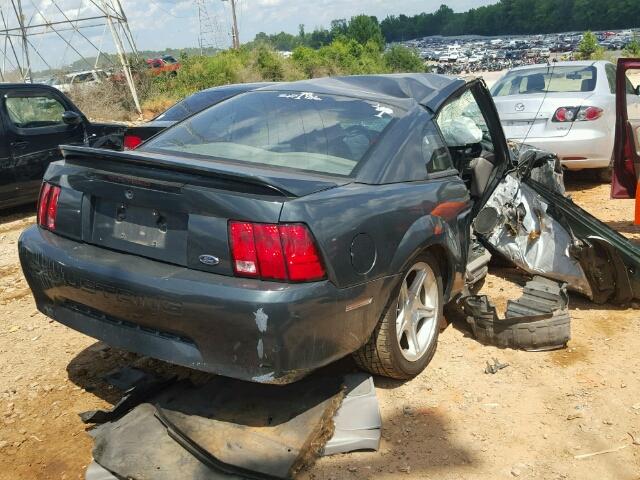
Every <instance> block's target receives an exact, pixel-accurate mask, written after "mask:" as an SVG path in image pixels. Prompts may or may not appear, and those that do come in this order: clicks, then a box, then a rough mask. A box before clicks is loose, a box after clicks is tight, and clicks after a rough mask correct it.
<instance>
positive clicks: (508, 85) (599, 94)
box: [491, 61, 640, 181]
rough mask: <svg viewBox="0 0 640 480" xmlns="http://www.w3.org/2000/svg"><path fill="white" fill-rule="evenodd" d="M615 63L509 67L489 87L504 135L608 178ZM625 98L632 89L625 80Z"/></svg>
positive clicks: (633, 95) (634, 100)
mask: <svg viewBox="0 0 640 480" xmlns="http://www.w3.org/2000/svg"><path fill="white" fill-rule="evenodd" d="M615 89H616V67H615V65H613V64H612V63H610V62H606V61H574V62H557V63H551V64H548V65H547V64H543V65H528V66H524V67H518V68H514V69H511V70H509V71H508V72H507V73H506V74H505V75H504V76H503V77H502V78H501V79H500V80H498V81H497V82H496V84H495V85H494V86H493V88H492V89H491V93H492V95H493V99H494V102H495V104H496V107H497V109H498V114H499V115H500V119H501V121H502V125H503V127H504V131H505V135H506V137H507V138H508V139H510V140H514V141H518V142H524V143H528V144H531V145H534V146H536V147H538V148H540V149H543V150H547V151H550V152H553V153H556V154H557V155H558V157H559V158H560V160H561V161H562V164H563V165H564V167H565V168H567V169H570V170H582V169H585V168H594V169H599V170H598V174H599V175H600V177H601V178H602V180H604V181H608V178H610V165H611V159H612V154H613V141H614V133H615V115H616V104H615ZM627 93H628V95H629V103H630V104H631V103H635V104H638V103H640V102H639V97H638V95H637V91H636V90H635V89H634V87H633V86H632V85H631V83H630V82H628V81H627Z"/></svg>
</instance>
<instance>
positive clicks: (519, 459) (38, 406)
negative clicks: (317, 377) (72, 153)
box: [0, 175, 640, 480]
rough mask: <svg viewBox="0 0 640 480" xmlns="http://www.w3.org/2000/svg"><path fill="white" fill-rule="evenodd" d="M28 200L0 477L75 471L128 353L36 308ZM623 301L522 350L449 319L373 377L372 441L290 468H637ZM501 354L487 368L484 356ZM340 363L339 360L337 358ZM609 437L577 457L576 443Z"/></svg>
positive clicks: (8, 306)
mask: <svg viewBox="0 0 640 480" xmlns="http://www.w3.org/2000/svg"><path fill="white" fill-rule="evenodd" d="M583 177H584V176H576V175H573V176H571V177H569V178H568V179H567V180H568V181H567V183H568V187H569V190H570V192H571V194H572V196H573V198H574V199H575V200H576V201H577V202H578V203H579V204H580V205H581V206H583V207H584V208H586V209H588V210H589V211H590V212H591V213H593V214H594V215H596V216H597V217H598V218H600V219H601V220H603V221H605V222H607V223H608V224H609V225H610V226H611V227H613V228H615V229H617V230H618V231H620V232H621V233H623V234H625V235H627V236H629V237H631V238H632V239H634V241H636V242H637V243H640V228H638V227H634V226H633V225H632V224H631V218H632V209H633V203H632V202H631V201H611V200H609V195H608V190H609V189H608V187H607V186H605V185H598V184H595V183H590V182H588V181H586V180H585V179H584V178H583ZM33 221H34V212H33V210H32V209H21V210H17V211H15V210H14V211H12V212H10V213H9V214H7V213H4V214H2V215H1V216H0V318H1V320H2V321H1V323H0V479H7V480H9V479H11V480H15V479H25V480H32V479H56V480H58V479H80V478H84V470H85V467H86V465H87V464H88V463H89V462H90V460H91V447H92V441H91V439H90V437H89V435H88V434H87V433H86V432H85V430H86V428H85V426H84V425H83V424H82V423H81V421H80V419H79V417H78V415H77V414H78V413H79V412H82V411H85V410H89V409H94V408H103V407H108V406H109V405H110V404H112V403H113V402H114V401H116V400H117V399H118V398H119V396H120V392H118V391H117V390H115V389H112V388H109V386H108V385H107V384H105V383H104V382H103V381H102V380H101V379H100V376H101V375H102V374H104V373H106V372H108V371H110V370H112V369H113V368H114V367H116V366H118V365H125V364H129V363H131V362H133V363H134V364H137V365H140V366H142V367H144V368H154V369H158V370H161V371H163V370H167V369H171V368H172V367H169V366H167V365H165V364H161V363H159V362H153V361H148V360H146V359H138V358H137V357H135V356H133V355H130V354H126V353H124V352H120V351H116V350H113V349H110V348H108V347H107V346H105V345H104V344H101V343H98V342H96V341H94V340H93V339H91V338H88V337H86V336H83V335H81V334H79V333H76V332H74V331H72V330H70V329H67V328H66V327H63V326H60V325H58V324H57V323H54V322H52V321H50V320H48V319H47V318H46V317H44V316H43V315H42V314H40V313H38V312H37V310H36V308H35V305H34V302H33V299H32V298H31V295H30V293H29V290H28V287H27V284H26V282H25V280H24V278H23V277H22V273H21V270H20V265H19V263H18V254H17V246H16V243H17V239H18V236H19V234H20V232H21V230H23V229H24V228H25V227H26V226H28V225H30V224H31V223H33ZM525 280H526V278H525V277H524V276H523V275H522V274H520V273H519V272H518V271H516V270H514V269H505V268H501V269H493V271H492V274H491V275H490V276H489V278H488V280H487V282H486V284H485V287H484V292H486V293H487V294H489V295H491V296H492V297H493V299H494V300H496V302H497V304H498V306H499V307H500V308H504V306H505V303H506V301H507V300H508V299H510V298H516V297H518V296H519V294H520V289H519V286H520V285H522V284H523V283H524V281H525ZM635 307H636V308H619V307H615V306H611V305H605V306H597V305H594V304H591V303H590V302H588V301H587V300H585V299H584V298H581V297H579V296H577V295H573V296H572V297H571V314H572V317H573V333H572V335H573V339H572V341H571V343H570V345H569V348H568V349H566V350H561V351H555V352H546V353H526V352H520V351H512V350H498V349H496V348H492V347H486V346H482V345H480V344H479V343H477V342H476V341H475V340H473V339H472V338H470V337H469V336H468V335H467V334H466V333H465V331H464V328H463V326H459V325H450V326H449V327H448V328H447V329H446V330H445V331H444V332H443V333H442V334H441V337H440V344H439V347H438V351H437V353H436V356H435V358H434V360H433V362H432V363H431V365H430V366H429V367H428V369H427V370H426V371H425V372H424V373H423V374H422V375H420V376H419V377H418V378H416V379H414V380H413V381H410V382H406V383H400V382H394V381H390V380H386V379H381V378H376V386H377V392H378V396H379V400H380V408H381V413H382V417H383V425H384V426H383V440H382V444H381V448H380V451H379V452H371V453H369V452H359V453H353V454H348V455H339V456H336V457H332V458H324V459H321V460H320V461H319V462H318V463H317V464H316V465H315V466H314V467H313V468H312V469H311V470H310V471H308V472H305V473H304V474H303V475H302V478H304V479H323V480H329V479H342V478H347V479H349V478H353V479H358V478H374V477H375V478H381V479H392V478H407V479H412V478H415V479H429V478H434V479H435V478H438V479H480V478H483V479H485V478H491V479H501V478H504V479H508V478H515V477H518V478H523V479H528V478H535V479H545V480H546V479H581V480H582V479H616V480H632V479H640V445H635V444H634V440H633V439H634V437H635V439H636V443H637V444H640V360H639V357H638V351H640V318H638V317H639V315H638V313H639V310H638V306H637V305H636V306H635ZM492 358H497V359H499V360H500V361H501V362H503V363H508V364H509V366H508V367H507V368H505V369H504V370H501V371H500V372H498V373H497V374H495V375H487V374H485V373H484V368H485V365H486V362H487V361H490V360H491V359H492ZM345 368H351V367H350V365H349V364H348V362H346V366H345ZM603 450H615V451H612V452H610V453H603V454H600V455H596V456H592V457H588V458H585V459H577V458H575V456H576V455H581V454H588V453H593V452H599V451H603Z"/></svg>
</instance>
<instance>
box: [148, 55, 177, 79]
mask: <svg viewBox="0 0 640 480" xmlns="http://www.w3.org/2000/svg"><path fill="white" fill-rule="evenodd" d="M146 62H147V66H148V67H149V68H150V70H151V73H152V74H154V75H160V74H161V73H169V74H172V75H175V74H176V72H177V71H178V70H180V62H178V60H176V59H175V58H174V57H172V56H171V55H164V56H162V58H148V59H147V60H146Z"/></svg>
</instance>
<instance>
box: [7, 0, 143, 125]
mask: <svg viewBox="0 0 640 480" xmlns="http://www.w3.org/2000/svg"><path fill="white" fill-rule="evenodd" d="M61 1H62V0H47V2H38V5H40V6H38V5H37V4H36V2H35V1H34V0H29V2H28V3H31V7H30V8H32V11H31V14H30V15H29V20H28V21H25V19H26V18H27V16H26V15H25V13H29V12H28V10H27V11H25V10H24V8H23V0H0V21H1V25H0V37H4V45H2V44H1V43H0V55H2V56H3V59H2V64H1V71H0V77H1V78H2V79H5V78H6V77H7V73H9V72H7V70H6V66H7V64H9V66H10V68H12V70H13V73H12V75H15V73H17V74H18V75H19V76H20V79H21V81H23V82H27V81H29V82H32V81H33V71H32V64H31V58H32V57H31V54H32V53H33V54H35V57H37V58H39V59H40V61H41V62H42V63H43V64H44V65H46V66H47V67H48V68H49V69H51V65H50V61H51V60H52V59H51V57H52V54H51V51H48V52H47V53H46V54H45V53H43V52H42V51H41V48H40V45H39V44H38V45H36V44H35V43H34V42H32V41H31V39H32V38H33V37H36V36H42V37H44V36H46V35H51V34H54V35H56V36H57V37H58V38H59V40H61V41H62V42H63V43H64V44H65V48H64V50H63V52H62V56H63V58H64V57H65V56H66V52H67V51H68V50H69V49H70V50H73V52H75V53H76V54H77V55H78V56H79V57H80V58H81V59H82V60H83V61H84V62H85V63H86V64H87V65H88V66H89V68H90V69H93V68H95V67H94V65H93V64H92V63H91V62H89V60H88V59H87V58H86V56H85V55H84V54H83V53H82V52H81V51H80V50H81V49H84V50H85V52H86V47H90V48H91V49H93V50H94V51H95V52H96V53H97V57H96V62H97V58H99V57H100V55H101V54H102V53H103V52H102V39H101V40H100V42H99V43H100V46H98V45H96V44H95V43H94V41H92V39H91V38H90V36H89V35H88V34H85V33H84V31H87V30H88V29H91V28H95V27H98V26H102V27H104V30H103V36H104V31H106V27H109V30H110V32H111V37H112V39H113V42H114V44H115V47H116V50H117V53H118V59H119V63H120V68H121V69H122V73H123V74H124V77H125V80H126V83H127V86H128V87H129V90H130V92H131V96H132V97H133V101H134V103H135V105H136V108H137V110H138V112H141V109H140V103H139V101H138V94H137V92H136V87H135V84H134V82H133V76H132V75H131V67H130V65H129V61H128V58H127V56H128V55H129V54H132V55H133V56H134V57H137V56H138V51H137V49H136V46H135V42H134V40H133V35H132V34H131V30H130V29H129V24H128V22H127V17H126V15H125V13H124V10H123V8H122V5H121V3H120V0H79V5H78V10H77V14H76V18H70V15H72V14H71V13H69V12H70V9H69V8H66V9H65V8H63V7H61V6H60V4H59V3H60V2H61ZM43 3H44V5H43ZM63 6H64V7H68V5H67V4H63ZM54 8H55V10H57V12H55V11H54V12H53V13H51V12H50V11H51V10H54ZM81 12H84V15H81ZM63 32H71V34H70V36H69V35H67V36H65V35H63ZM78 37H81V38H78ZM14 38H15V39H16V41H15V42H14V40H13V39H14ZM125 42H126V44H128V47H127V48H125ZM50 44H51V42H49V45H50ZM35 57H33V58H35ZM96 65H97V63H96Z"/></svg>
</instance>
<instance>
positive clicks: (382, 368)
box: [353, 253, 444, 380]
mask: <svg viewBox="0 0 640 480" xmlns="http://www.w3.org/2000/svg"><path fill="white" fill-rule="evenodd" d="M419 262H424V263H426V264H427V265H429V267H430V268H431V269H432V270H433V272H434V274H435V278H436V281H437V283H438V308H437V314H436V315H437V319H436V322H437V324H436V328H435V333H434V335H433V338H432V339H431V343H430V344H429V346H428V348H427V349H426V350H425V352H424V354H423V355H422V356H421V357H420V358H419V359H417V360H416V361H409V360H407V359H406V358H405V357H404V356H403V355H402V353H401V351H400V345H399V344H398V341H397V340H396V338H397V336H396V318H397V313H398V312H397V306H398V298H399V294H400V287H401V284H402V282H400V283H399V284H398V286H397V287H396V288H395V289H394V291H393V293H392V295H391V298H390V299H389V301H388V303H387V307H386V309H385V311H384V313H383V314H382V318H380V321H379V322H378V325H377V326H376V328H375V329H374V331H373V333H372V334H371V337H370V338H369V340H368V341H367V343H365V344H364V345H363V346H362V347H361V348H360V349H359V350H357V351H356V352H354V354H353V357H354V359H355V361H356V363H357V364H358V366H359V367H360V368H362V369H363V370H366V371H368V372H371V373H373V374H375V375H381V376H383V377H390V378H395V379H397V380H408V379H411V378H413V377H415V376H416V375H418V374H419V373H420V372H422V371H423V370H424V369H425V367H426V366H427V365H428V364H429V362H430V361H431V359H432V358H433V355H434V354H435V352H436V346H437V344H438V335H439V333H440V328H439V327H440V324H441V322H442V318H443V313H442V310H443V303H444V301H443V293H442V292H443V287H442V277H441V275H440V269H439V268H438V262H437V261H436V260H435V258H434V257H433V256H432V255H431V254H430V253H423V254H421V255H420V256H418V257H417V258H416V259H415V260H414V261H413V262H412V263H411V265H410V266H409V268H408V269H407V270H405V271H404V272H403V273H402V277H401V278H402V279H404V277H405V275H406V274H407V272H409V271H410V270H411V268H412V267H413V266H414V265H416V264H417V263H419Z"/></svg>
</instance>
